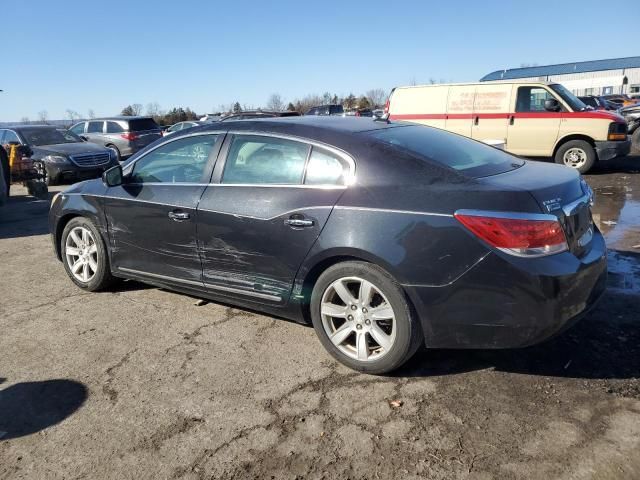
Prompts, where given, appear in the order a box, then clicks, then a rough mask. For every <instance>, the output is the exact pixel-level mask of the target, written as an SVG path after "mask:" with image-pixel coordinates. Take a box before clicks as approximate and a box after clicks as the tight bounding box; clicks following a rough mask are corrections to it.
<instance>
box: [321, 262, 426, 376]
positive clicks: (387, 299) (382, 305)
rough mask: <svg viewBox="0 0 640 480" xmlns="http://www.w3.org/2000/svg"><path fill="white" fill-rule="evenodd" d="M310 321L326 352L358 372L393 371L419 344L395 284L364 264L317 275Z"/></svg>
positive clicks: (417, 329) (346, 264)
mask: <svg viewBox="0 0 640 480" xmlns="http://www.w3.org/2000/svg"><path fill="white" fill-rule="evenodd" d="M311 318H312V321H313V326H314V328H315V330H316V334H317V335H318V338H319V339H320V341H321V342H322V344H323V346H324V347H325V348H326V349H327V350H328V351H329V353H330V354H331V355H333V356H334V357H335V358H336V359H337V360H338V361H340V362H341V363H343V364H345V365H347V366H348V367H350V368H352V369H354V370H359V371H361V372H366V373H371V374H383V373H387V372H390V371H392V370H395V369H397V368H398V367H400V366H401V365H402V364H404V363H405V362H406V361H407V360H409V358H411V356H412V355H413V354H414V353H415V352H416V350H417V349H418V347H419V346H420V345H421V344H422V341H423V337H422V331H421V329H420V326H419V323H418V321H417V318H416V316H415V314H414V313H413V311H412V308H411V305H410V304H409V302H408V300H407V298H406V295H405V293H404V292H403V291H402V288H401V287H400V285H399V284H398V283H397V282H396V281H395V280H394V279H393V278H392V277H391V276H390V275H389V274H388V273H387V272H385V271H384V270H382V269H381V268H379V267H377V266H375V265H372V264H369V263H366V262H344V263H339V264H336V265H334V266H332V267H330V268H329V269H327V270H326V271H325V272H324V273H323V274H322V275H320V278H318V281H317V282H316V285H315V287H314V289H313V292H312V295H311Z"/></svg>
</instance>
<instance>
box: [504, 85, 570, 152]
mask: <svg viewBox="0 0 640 480" xmlns="http://www.w3.org/2000/svg"><path fill="white" fill-rule="evenodd" d="M511 96H512V98H513V100H512V105H513V107H514V109H513V113H511V114H510V115H509V120H508V123H509V125H508V127H507V147H506V149H507V151H509V152H511V153H515V154H516V155H528V156H532V157H550V156H551V155H553V147H554V145H555V144H556V140H557V139H558V132H559V130H560V121H561V117H562V111H558V112H549V111H547V110H545V109H544V102H545V100H547V99H555V100H557V101H558V103H559V104H560V105H561V106H562V105H564V104H563V102H562V100H560V99H559V98H558V97H557V96H556V95H554V94H553V92H552V91H551V90H550V89H548V88H547V87H546V86H544V85H513V93H512V95H511ZM561 109H564V107H562V108H561Z"/></svg>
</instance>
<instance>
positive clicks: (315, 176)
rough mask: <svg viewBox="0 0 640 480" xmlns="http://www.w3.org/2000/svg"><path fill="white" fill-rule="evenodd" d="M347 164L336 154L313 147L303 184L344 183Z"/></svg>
mask: <svg viewBox="0 0 640 480" xmlns="http://www.w3.org/2000/svg"><path fill="white" fill-rule="evenodd" d="M347 172H348V170H347V166H346V165H345V163H344V162H343V160H342V159H340V158H339V157H338V156H337V155H335V154H333V153H331V152H329V151H327V150H324V149H322V148H318V147H313V148H312V150H311V155H310V156H309V163H308V164H307V174H306V175H305V177H304V183H305V185H344V180H345V176H346V174H347Z"/></svg>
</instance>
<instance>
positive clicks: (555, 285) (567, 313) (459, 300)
mask: <svg viewBox="0 0 640 480" xmlns="http://www.w3.org/2000/svg"><path fill="white" fill-rule="evenodd" d="M606 281H607V260H606V246H605V243H604V239H603V237H602V235H601V234H600V232H596V233H595V235H594V237H593V240H592V244H591V249H590V251H589V252H588V253H587V254H586V255H584V256H583V257H582V258H577V257H576V256H575V255H573V254H572V253H569V252H564V253H560V254H557V255H552V256H549V257H542V258H534V259H525V258H517V257H511V258H509V256H508V255H506V254H499V253H490V254H489V255H488V256H487V257H486V258H485V259H484V260H483V261H481V262H479V263H478V264H476V265H475V266H474V267H473V268H471V269H470V270H469V271H468V272H467V273H466V274H464V275H463V276H462V277H461V278H459V279H457V280H456V281H455V282H454V283H452V284H450V285H445V286H438V287H427V286H420V287H416V286H407V287H405V289H406V290H407V292H408V294H409V296H410V297H411V299H412V300H413V303H414V305H415V306H416V309H417V310H418V314H419V316H420V318H421V320H422V327H423V331H424V335H425V342H426V344H427V346H428V347H435V348H516V347H526V346H529V345H533V344H536V343H539V342H542V341H544V340H547V339H549V338H550V337H552V336H554V335H556V334H558V333H559V332H561V331H563V330H565V329H566V328H568V327H570V326H571V325H573V324H574V323H575V322H576V321H577V320H579V319H580V318H581V317H582V316H583V315H584V314H585V313H586V312H587V311H589V310H590V309H591V308H592V307H593V306H594V305H595V304H596V303H597V301H598V299H599V298H600V297H601V296H602V294H603V293H604V291H605V288H606Z"/></svg>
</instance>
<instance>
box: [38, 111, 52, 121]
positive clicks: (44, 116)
mask: <svg viewBox="0 0 640 480" xmlns="http://www.w3.org/2000/svg"><path fill="white" fill-rule="evenodd" d="M48 119H49V113H48V112H47V111H46V110H40V111H39V112H38V120H40V123H47V120H48Z"/></svg>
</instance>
